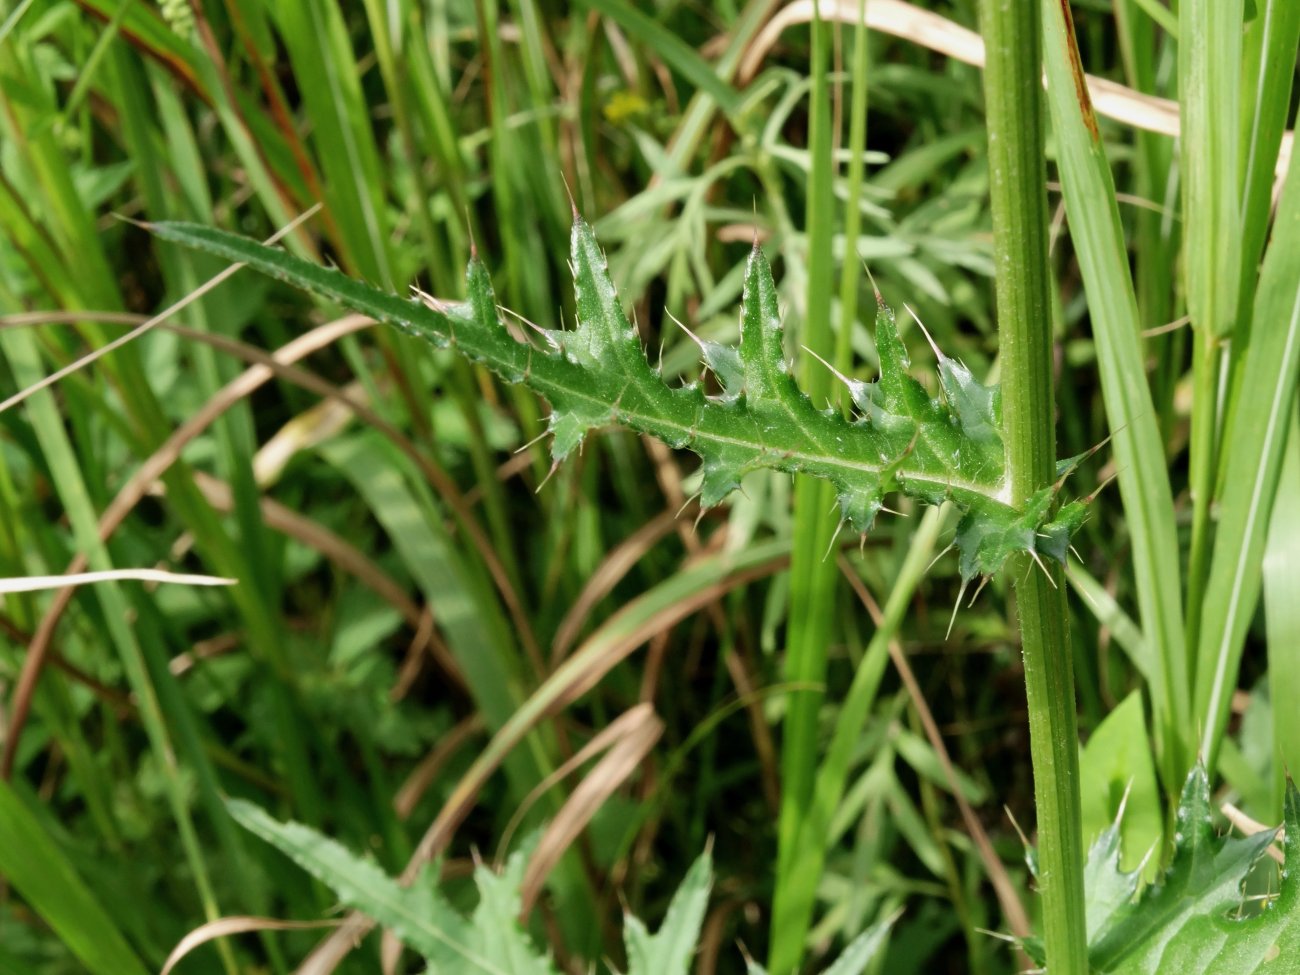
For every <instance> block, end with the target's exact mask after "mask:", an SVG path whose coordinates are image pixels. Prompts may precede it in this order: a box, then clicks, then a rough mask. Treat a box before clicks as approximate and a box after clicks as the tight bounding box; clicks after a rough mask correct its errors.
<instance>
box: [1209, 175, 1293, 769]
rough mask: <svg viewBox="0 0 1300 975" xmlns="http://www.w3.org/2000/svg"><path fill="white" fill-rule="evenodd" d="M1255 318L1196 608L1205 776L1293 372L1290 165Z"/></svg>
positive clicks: (1283, 435)
mask: <svg viewBox="0 0 1300 975" xmlns="http://www.w3.org/2000/svg"><path fill="white" fill-rule="evenodd" d="M1255 317H1256V318H1257V319H1258V320H1259V322H1261V323H1266V325H1267V327H1264V328H1258V329H1254V330H1252V334H1251V337H1250V345H1249V347H1248V348H1247V349H1246V351H1245V362H1244V364H1243V365H1242V371H1241V390H1240V399H1239V401H1238V404H1237V409H1236V411H1235V413H1234V414H1233V417H1232V427H1231V428H1230V429H1229V430H1228V431H1227V435H1226V437H1225V438H1224V445H1225V446H1224V457H1223V465H1224V469H1225V470H1226V471H1227V477H1226V479H1225V485H1224V489H1223V496H1222V498H1221V499H1220V510H1219V524H1218V528H1217V530H1216V532H1215V539H1214V555H1213V557H1212V560H1211V562H1210V573H1209V584H1208V585H1207V587H1206V592H1207V593H1208V594H1211V595H1212V598H1207V600H1206V603H1205V606H1204V607H1203V608H1202V611H1201V613H1202V615H1201V631H1200V639H1199V642H1198V648H1197V664H1196V717H1197V720H1198V724H1199V726H1200V729H1201V737H1200V752H1201V754H1202V756H1203V757H1204V760H1205V763H1206V766H1207V767H1208V768H1209V769H1210V770H1211V771H1213V769H1214V762H1215V758H1216V756H1217V754H1218V748H1219V742H1220V741H1221V739H1222V737H1223V734H1224V727H1225V725H1226V723H1227V720H1228V712H1229V707H1230V704H1231V699H1232V692H1233V690H1234V689H1235V688H1236V686H1237V674H1238V670H1239V669H1240V666H1241V653H1242V648H1243V646H1244V644H1245V639H1246V630H1247V628H1248V627H1249V626H1250V621H1251V618H1252V617H1253V616H1254V613H1255V607H1256V603H1257V601H1258V599H1259V591H1260V584H1261V562H1262V559H1263V553H1264V545H1265V542H1266V541H1267V535H1268V524H1269V517H1270V514H1271V512H1272V510H1273V501H1274V498H1275V496H1276V493H1277V485H1278V477H1279V475H1280V472H1281V468H1282V458H1283V452H1284V450H1285V447H1286V442H1287V434H1288V429H1289V426H1290V422H1291V410H1292V406H1293V404H1294V402H1295V395H1296V381H1297V375H1300V166H1294V167H1292V168H1291V172H1290V175H1288V177H1287V181H1286V187H1285V188H1284V189H1283V191H1282V200H1281V203H1280V204H1279V206H1278V213H1277V218H1276V221H1275V222H1274V229H1273V239H1272V241H1271V242H1270V244H1269V247H1268V252H1267V253H1266V254H1265V257H1264V265H1263V268H1262V270H1261V271H1260V278H1259V290H1258V292H1257V293H1256V296H1255ZM1289 500H1290V499H1288V501H1289ZM1194 608H1195V607H1193V609H1194Z"/></svg>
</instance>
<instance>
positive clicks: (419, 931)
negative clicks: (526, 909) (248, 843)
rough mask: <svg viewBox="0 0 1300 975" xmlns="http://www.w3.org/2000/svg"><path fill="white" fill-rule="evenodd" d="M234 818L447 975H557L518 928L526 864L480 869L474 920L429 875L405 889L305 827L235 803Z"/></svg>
mask: <svg viewBox="0 0 1300 975" xmlns="http://www.w3.org/2000/svg"><path fill="white" fill-rule="evenodd" d="M227 805H228V807H229V809H230V814H231V815H232V816H234V817H235V819H236V820H237V821H238V822H239V824H240V825H241V826H243V827H244V828H245V829H247V830H249V831H250V832H252V833H254V834H256V835H257V836H259V837H261V838H262V839H264V840H266V841H267V842H268V843H270V844H271V845H272V846H274V847H276V848H277V849H279V850H280V851H281V852H282V853H284V854H285V855H286V856H288V857H289V858H290V859H292V860H293V861H294V862H295V863H297V864H298V865H299V866H300V867H302V868H303V869H304V870H306V871H307V872H308V873H310V874H311V875H312V876H314V877H316V878H317V879H318V880H320V881H321V882H322V883H324V884H326V885H328V886H329V887H330V889H331V890H333V891H334V893H335V894H337V895H338V897H339V900H340V901H342V902H343V904H345V905H346V906H348V907H352V908H355V909H357V910H359V911H361V912H362V913H363V914H366V915H368V916H369V917H371V918H373V919H374V920H375V921H376V922H378V923H379V924H380V925H381V926H383V927H385V928H388V929H389V930H391V931H392V932H393V933H394V934H395V935H396V936H397V937H398V938H399V939H400V940H401V941H402V942H403V943H404V944H406V945H408V946H409V947H411V948H412V949H414V950H415V951H418V952H420V953H421V954H422V955H424V956H425V957H426V958H427V959H429V962H430V964H431V965H432V966H434V970H435V971H438V972H445V973H447V975H484V973H488V975H554V972H555V967H554V965H553V964H552V963H551V962H550V961H549V960H548V959H545V958H543V957H542V956H541V955H540V954H539V953H538V952H537V950H536V949H535V948H534V947H533V946H532V944H531V942H530V941H529V940H528V937H527V935H526V934H525V933H524V931H523V930H522V928H520V927H519V923H518V917H519V910H518V907H519V905H518V889H519V881H520V879H521V878H522V875H523V868H524V858H523V857H522V856H519V855H518V854H516V856H515V857H512V858H511V861H510V863H509V864H508V866H507V869H506V873H505V874H504V875H503V876H501V877H497V876H495V875H494V874H492V872H491V871H489V870H487V869H486V868H485V867H479V868H478V870H477V871H476V872H475V875H474V879H475V881H476V883H477V884H478V887H479V896H480V903H479V907H478V909H477V910H476V911H475V912H474V915H473V918H472V919H471V920H467V919H465V918H463V917H462V916H461V915H459V914H457V913H456V911H454V910H453V909H452V908H451V907H450V905H448V904H447V902H446V901H445V900H444V899H443V897H442V896H441V894H440V893H439V892H438V890H437V888H436V887H435V881H434V879H433V877H432V876H431V875H430V873H429V872H427V871H426V873H425V874H423V875H422V876H420V877H419V878H417V879H416V881H415V883H414V884H412V885H411V886H410V887H402V886H401V885H400V884H398V882H397V881H396V880H394V879H393V878H392V877H390V876H388V874H386V873H385V872H384V871H383V870H382V869H380V868H379V867H378V866H377V865H376V864H374V863H372V862H370V861H368V860H362V859H361V858H359V857H357V856H355V855H354V854H353V853H351V852H350V851H348V850H347V849H345V848H344V847H342V846H341V845H339V844H338V843H336V842H334V841H333V840H331V839H329V838H328V837H326V836H322V835H321V834H320V833H318V832H316V831H315V830H313V829H311V828H310V827H307V826H303V825H301V824H299V823H281V822H278V821H277V820H275V819H272V818H271V817H270V816H268V815H267V814H266V813H265V812H264V811H262V810H261V809H259V808H258V807H257V806H254V805H253V804H252V803H249V802H245V801H243V800H240V799H232V800H230V802H229V803H228V804H227Z"/></svg>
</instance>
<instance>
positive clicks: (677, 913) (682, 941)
mask: <svg viewBox="0 0 1300 975" xmlns="http://www.w3.org/2000/svg"><path fill="white" fill-rule="evenodd" d="M712 884H713V876H712V868H711V865H710V858H709V855H708V854H707V853H705V854H703V855H702V856H700V857H699V858H698V859H697V860H696V861H695V863H694V864H692V865H691V869H690V871H689V872H688V873H687V874H686V879H685V880H683V881H682V885H681V886H680V887H678V888H677V893H676V894H674V895H673V900H672V903H671V904H669V905H668V916H667V917H665V918H664V923H663V926H662V927H660V928H659V930H658V931H656V932H655V933H654V934H651V933H650V932H649V930H648V929H647V928H646V926H645V924H643V923H642V922H641V920H640V919H639V918H638V917H636V916H635V915H633V914H631V913H628V914H627V915H626V916H625V917H624V919H623V940H624V941H625V942H626V943H627V965H628V968H627V975H687V973H688V972H689V971H690V969H691V959H692V957H693V956H694V954H695V947H696V945H697V944H698V943H699V940H700V926H701V925H702V924H703V923H704V912H705V910H706V909H707V908H708V906H709V888H710V887H711V886H712Z"/></svg>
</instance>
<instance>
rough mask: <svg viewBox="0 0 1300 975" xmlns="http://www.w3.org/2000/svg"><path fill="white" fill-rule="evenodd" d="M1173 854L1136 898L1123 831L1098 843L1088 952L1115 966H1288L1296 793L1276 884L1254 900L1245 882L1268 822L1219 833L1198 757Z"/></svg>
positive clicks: (1091, 873)
mask: <svg viewBox="0 0 1300 975" xmlns="http://www.w3.org/2000/svg"><path fill="white" fill-rule="evenodd" d="M1176 826H1177V831H1178V832H1177V834H1176V836H1175V849H1174V856H1173V859H1172V861H1171V862H1170V865H1169V869H1168V870H1167V871H1166V873H1165V875H1164V877H1163V878H1162V879H1161V881H1160V883H1159V884H1157V885H1155V886H1151V887H1147V888H1146V889H1145V890H1143V891H1142V893H1141V894H1140V895H1139V896H1138V897H1137V898H1136V899H1134V898H1133V897H1132V893H1133V890H1134V889H1135V888H1136V886H1137V877H1136V875H1135V874H1125V873H1123V872H1122V871H1121V870H1120V867H1119V860H1118V843H1117V831H1116V830H1115V829H1114V828H1113V827H1112V828H1111V829H1108V830H1107V831H1106V832H1105V833H1103V835H1102V837H1101V839H1100V840H1098V842H1097V843H1096V844H1094V847H1093V850H1092V853H1091V855H1090V857H1089V864H1088V878H1087V879H1088V883H1089V885H1090V886H1089V898H1088V906H1089V911H1090V913H1089V918H1088V929H1089V935H1090V942H1091V943H1090V946H1089V958H1090V960H1091V962H1092V965H1093V968H1094V970H1095V971H1097V972H1107V973H1110V972H1113V973H1117V975H1164V973H1169V972H1177V973H1178V975H1282V973H1284V972H1288V973H1289V972H1294V971H1295V970H1296V969H1295V965H1296V959H1297V958H1300V910H1297V908H1300V793H1298V792H1297V791H1296V789H1295V786H1294V785H1291V786H1290V787H1289V788H1288V790H1287V800H1286V853H1285V859H1286V862H1285V865H1284V867H1283V869H1282V872H1281V890H1280V893H1279V894H1278V895H1277V896H1276V897H1274V898H1272V899H1271V900H1269V901H1267V902H1266V904H1265V906H1264V907H1263V909H1261V910H1254V909H1252V907H1251V906H1250V905H1248V904H1247V903H1246V902H1245V899H1244V898H1245V895H1244V892H1243V884H1244V883H1245V880H1246V876H1247V874H1248V873H1249V872H1250V870H1251V868H1252V867H1253V866H1254V865H1255V864H1256V862H1257V861H1259V859H1260V857H1261V856H1262V855H1263V853H1264V850H1265V848H1266V847H1267V846H1268V845H1269V844H1270V843H1271V842H1272V841H1273V839H1274V836H1275V834H1274V833H1273V832H1272V831H1265V832H1262V833H1257V834H1255V835H1254V836H1251V837H1247V838H1245V839H1241V838H1237V837H1231V836H1228V837H1220V836H1217V835H1216V834H1215V831H1214V827H1213V825H1212V823H1211V819H1210V789H1209V781H1208V779H1207V778H1206V774H1205V771H1204V769H1203V768H1201V767H1197V768H1196V769H1194V770H1193V771H1192V773H1191V775H1190V776H1188V779H1187V784H1186V786H1185V787H1184V789H1183V795H1182V800H1181V802H1180V804H1179V809H1178V816H1177V824H1176Z"/></svg>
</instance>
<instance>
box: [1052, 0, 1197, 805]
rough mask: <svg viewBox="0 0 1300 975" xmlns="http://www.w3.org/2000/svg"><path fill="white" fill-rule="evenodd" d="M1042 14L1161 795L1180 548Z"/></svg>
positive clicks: (1180, 738) (1107, 214) (1063, 60)
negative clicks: (1115, 471) (1146, 650)
mask: <svg viewBox="0 0 1300 975" xmlns="http://www.w3.org/2000/svg"><path fill="white" fill-rule="evenodd" d="M1061 9H1062V8H1060V7H1059V6H1058V5H1055V4H1047V5H1045V7H1044V21H1045V30H1046V34H1045V36H1046V44H1045V46H1044V61H1045V64H1046V68H1047V78H1048V102H1049V105H1050V107H1051V114H1052V125H1053V129H1054V131H1055V133H1056V139H1057V144H1058V147H1059V149H1058V154H1059V163H1058V165H1059V168H1060V174H1061V183H1062V187H1063V192H1064V196H1065V207H1066V215H1067V217H1068V219H1069V222H1070V236H1071V240H1072V241H1073V243H1074V249H1075V253H1076V255H1077V257H1078V260H1079V267H1080V269H1081V271H1082V274H1083V282H1084V286H1085V287H1086V288H1087V292H1088V305H1089V311H1090V315H1091V319H1092V331H1093V337H1094V340H1095V342H1096V347H1097V360H1098V368H1099V370H1100V373H1101V386H1102V391H1103V394H1104V400H1105V404H1106V417H1107V420H1108V421H1109V425H1110V429H1111V431H1112V436H1113V443H1114V445H1115V457H1116V461H1117V465H1118V467H1119V489H1120V497H1121V499H1122V501H1123V503H1124V511H1125V514H1126V515H1127V516H1128V520H1129V535H1130V537H1131V538H1132V543H1133V559H1132V564H1133V574H1134V578H1135V581H1136V583H1137V600H1138V608H1139V610H1140V625H1141V628H1142V632H1143V633H1144V634H1145V635H1146V638H1147V643H1148V645H1149V646H1151V647H1153V648H1155V655H1154V659H1153V662H1154V663H1155V664H1156V666H1157V670H1156V673H1155V674H1153V680H1152V684H1151V694H1152V698H1153V702H1154V710H1155V719H1156V723H1157V733H1158V739H1157V740H1158V743H1159V747H1160V750H1161V769H1162V772H1163V774H1164V778H1165V784H1166V787H1167V788H1174V787H1176V786H1177V784H1178V783H1180V782H1181V779H1182V775H1183V772H1184V770H1185V769H1186V767H1187V766H1188V764H1189V763H1190V761H1191V758H1190V756H1191V754H1192V746H1191V736H1192V735H1193V733H1194V732H1193V727H1192V724H1191V721H1190V720H1189V713H1190V710H1189V709H1190V700H1191V691H1190V679H1189V676H1188V669H1187V656H1186V650H1185V646H1186V643H1185V637H1184V633H1183V619H1182V598H1181V593H1180V591H1179V588H1180V587H1179V580H1180V578H1181V571H1180V564H1179V549H1178V538H1177V533H1176V523H1175V520H1174V503H1173V494H1172V491H1171V489H1170V484H1169V472H1168V468H1167V466H1166V463H1165V449H1164V441H1163V440H1162V439H1161V436H1160V430H1159V428H1158V426H1157V422H1156V415H1155V411H1154V409H1153V406H1152V402H1151V391H1150V389H1149V387H1148V386H1147V380H1146V372H1145V369H1144V364H1143V354H1142V346H1141V342H1140V338H1139V336H1140V333H1141V327H1142V326H1141V322H1140V321H1139V319H1138V309H1137V299H1136V297H1135V295H1134V292H1133V284H1132V278H1131V277H1130V272H1129V263H1128V253H1127V248H1126V247H1125V243H1124V232H1123V226H1122V224H1121V223H1120V217H1119V208H1118V205H1117V204H1116V201H1115V185H1114V182H1113V178H1112V176H1111V172H1110V166H1109V164H1108V162H1107V160H1106V155H1105V151H1104V148H1103V146H1102V144H1101V140H1100V135H1099V133H1098V130H1097V122H1096V116H1095V115H1094V114H1093V112H1092V106H1091V103H1090V102H1089V100H1088V97H1087V95H1086V89H1085V88H1084V87H1083V86H1082V78H1081V76H1080V75H1078V74H1076V70H1077V66H1078V64H1079V61H1078V48H1077V47H1076V45H1075V41H1074V34H1073V26H1072V25H1071V24H1069V23H1068V22H1067V21H1065V20H1064V19H1063V18H1062V14H1061Z"/></svg>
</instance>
